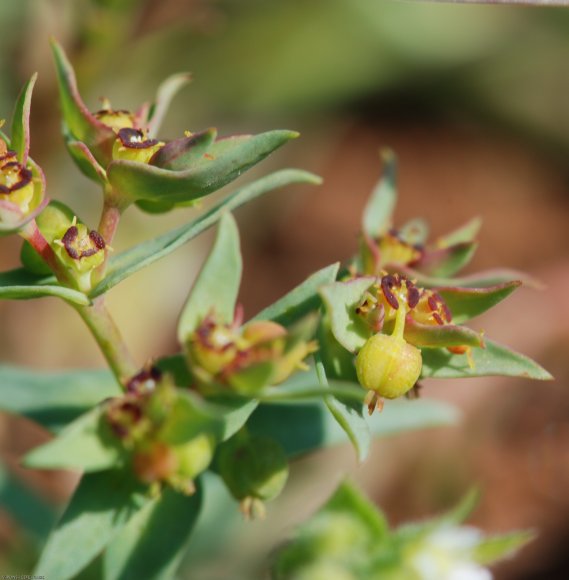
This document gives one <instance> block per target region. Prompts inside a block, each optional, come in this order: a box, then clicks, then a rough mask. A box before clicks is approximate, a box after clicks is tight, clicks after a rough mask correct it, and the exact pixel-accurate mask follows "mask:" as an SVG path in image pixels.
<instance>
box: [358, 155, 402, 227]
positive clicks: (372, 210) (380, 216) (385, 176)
mask: <svg viewBox="0 0 569 580" xmlns="http://www.w3.org/2000/svg"><path fill="white" fill-rule="evenodd" d="M381 159H382V161H383V173H382V176H381V179H380V180H379V182H378V184H377V185H376V186H375V189H374V190H373V191H372V194H371V197H370V199H369V201H368V203H367V205H366V207H365V209H364V213H363V224H362V226H363V230H364V232H365V233H366V234H367V235H368V236H370V237H372V238H377V237H379V236H381V235H382V234H384V233H385V232H387V231H388V230H389V228H390V227H391V225H392V216H393V212H394V210H395V204H396V203H397V189H396V181H397V158H396V157H395V154H394V153H393V151H391V150H390V149H384V150H383V151H382V152H381Z"/></svg>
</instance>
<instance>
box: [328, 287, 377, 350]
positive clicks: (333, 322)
mask: <svg viewBox="0 0 569 580" xmlns="http://www.w3.org/2000/svg"><path fill="white" fill-rule="evenodd" d="M375 280H376V278H374V277H371V276H366V277H362V278H356V279H354V280H350V281H348V282H334V283H332V284H328V285H327V286H323V287H322V288H321V289H320V294H321V296H322V299H323V300H324V303H325V304H326V310H327V313H328V316H329V319H330V329H331V330H332V334H333V335H334V337H335V338H336V340H337V341H338V342H339V343H340V344H341V345H342V346H343V347H344V348H345V349H347V350H349V351H350V352H355V351H356V350H358V349H360V348H361V347H362V346H363V345H364V343H365V341H366V340H367V339H368V338H369V336H370V329H369V326H368V325H367V324H366V323H365V322H364V321H363V320H362V319H361V318H360V317H358V316H356V314H355V309H356V307H357V305H358V303H359V302H360V300H361V299H362V296H363V295H364V293H365V291H366V290H367V289H368V288H370V287H371V286H372V284H373V283H374V282H375Z"/></svg>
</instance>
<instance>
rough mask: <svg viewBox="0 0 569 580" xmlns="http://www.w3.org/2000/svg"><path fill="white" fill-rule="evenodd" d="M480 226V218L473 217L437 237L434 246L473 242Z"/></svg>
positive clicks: (445, 246)
mask: <svg viewBox="0 0 569 580" xmlns="http://www.w3.org/2000/svg"><path fill="white" fill-rule="evenodd" d="M481 226H482V218H480V217H475V218H473V219H471V220H470V221H468V222H466V223H465V224H464V225H463V226H461V227H459V228H457V229H456V230H454V231H452V232H449V233H448V234H446V235H444V236H441V237H440V238H437V241H436V244H435V246H436V247H438V248H448V247H449V246H454V245H455V244H462V243H468V242H473V241H474V240H475V239H476V236H477V235H478V232H479V231H480V228H481Z"/></svg>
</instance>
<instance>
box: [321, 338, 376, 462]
mask: <svg viewBox="0 0 569 580" xmlns="http://www.w3.org/2000/svg"><path fill="white" fill-rule="evenodd" d="M321 344H322V342H321ZM326 360H327V357H326V351H324V352H322V349H321V350H320V351H319V352H317V353H316V354H315V355H314V361H315V365H316V375H317V377H318V381H319V382H320V385H321V386H322V387H323V388H326V387H328V386H329V383H328V376H327V371H326V363H325V361H326ZM330 372H331V373H333V372H334V367H333V365H330ZM332 376H333V375H332ZM324 403H325V404H326V407H327V408H328V410H329V411H330V413H331V414H332V416H333V417H334V419H336V421H337V422H338V424H339V425H340V427H341V428H342V429H343V430H344V431H345V433H346V435H347V436H348V438H349V439H350V441H351V442H352V445H353V446H354V449H355V451H356V455H357V457H358V460H359V461H364V460H365V458H366V457H367V454H368V452H369V446H370V432H369V427H368V424H367V422H366V420H365V419H364V416H363V410H362V404H361V402H360V401H353V400H345V399H344V400H343V399H342V398H338V397H333V396H327V397H325V398H324Z"/></svg>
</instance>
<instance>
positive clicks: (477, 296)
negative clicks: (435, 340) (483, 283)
mask: <svg viewBox="0 0 569 580" xmlns="http://www.w3.org/2000/svg"><path fill="white" fill-rule="evenodd" d="M521 285H522V283H521V282H519V281H518V280H513V281H510V282H505V283H503V284H498V285H496V286H490V287H487V288H448V287H447V288H437V291H438V293H439V294H440V295H441V296H442V297H443V299H444V301H445V302H446V304H447V306H448V307H449V308H450V311H451V313H452V320H453V322H454V323H456V324H462V323H463V322H466V321H467V320H471V319H472V318H475V317H476V316H479V315H480V314H482V313H483V312H486V311H487V310H489V309H490V308H492V307H493V306H495V305H496V304H498V303H499V302H501V301H502V300H504V298H507V297H508V296H509V295H510V294H511V293H512V292H514V290H516V289H517V288H519V287H520V286H521Z"/></svg>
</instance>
